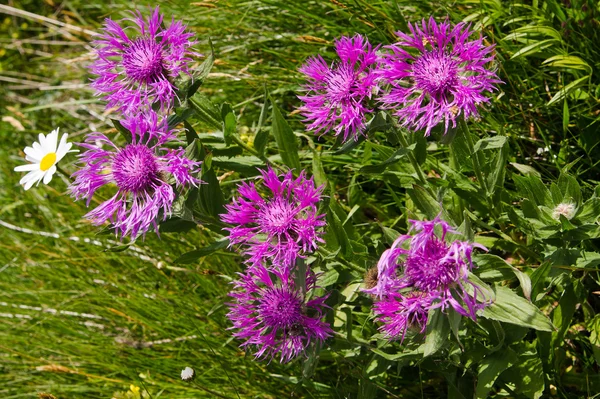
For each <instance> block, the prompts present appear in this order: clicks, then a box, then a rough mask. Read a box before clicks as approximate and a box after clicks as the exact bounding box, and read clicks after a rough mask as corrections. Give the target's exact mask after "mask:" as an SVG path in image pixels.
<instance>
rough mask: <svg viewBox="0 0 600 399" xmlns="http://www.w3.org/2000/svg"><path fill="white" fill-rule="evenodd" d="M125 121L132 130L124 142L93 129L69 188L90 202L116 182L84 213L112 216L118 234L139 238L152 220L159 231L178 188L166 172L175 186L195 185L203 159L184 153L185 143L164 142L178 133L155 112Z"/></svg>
mask: <svg viewBox="0 0 600 399" xmlns="http://www.w3.org/2000/svg"><path fill="white" fill-rule="evenodd" d="M122 125H123V126H124V127H125V128H126V129H128V130H129V131H130V132H131V133H132V141H131V143H130V144H127V145H126V146H125V147H123V148H119V147H117V145H115V144H114V143H113V142H112V141H111V140H110V139H109V138H108V137H106V136H105V135H104V134H101V133H92V134H89V135H88V136H87V138H86V140H85V143H81V144H79V145H80V146H81V147H83V148H85V149H86V151H85V152H84V153H83V154H81V155H80V156H79V158H80V161H81V169H80V170H78V171H77V172H75V173H74V174H73V177H74V178H75V181H74V182H73V184H72V185H71V186H70V191H71V194H72V195H73V197H75V199H76V200H79V199H82V198H86V199H87V202H86V205H87V206H89V204H90V202H91V200H92V196H93V195H94V193H95V192H96V190H98V189H99V188H100V187H102V186H104V185H106V184H109V183H113V184H115V185H116V186H117V193H116V194H115V195H114V196H113V197H112V198H110V199H109V200H107V201H104V202H103V203H102V204H100V206H98V207H97V208H96V209H94V210H92V211H91V212H89V213H88V214H87V215H86V217H87V218H88V219H90V220H91V221H92V222H93V223H94V224H95V225H100V224H103V223H104V222H106V221H107V220H110V221H111V222H112V223H113V225H114V228H115V231H116V232H117V234H119V235H121V236H127V235H129V236H131V237H133V238H135V237H137V236H138V235H139V234H145V233H146V232H147V231H148V229H149V228H150V227H151V226H154V229H155V231H157V232H158V226H157V221H158V220H159V219H160V218H162V219H163V220H165V219H166V218H167V217H168V216H169V215H170V214H171V207H172V205H173V201H174V200H175V192H174V190H173V187H171V184H170V183H169V181H168V178H169V177H172V178H173V180H174V182H175V183H176V185H177V186H189V185H193V186H196V185H197V184H198V183H200V181H199V180H198V179H197V178H196V177H194V176H193V174H194V173H195V172H197V169H198V166H199V165H200V162H196V161H193V160H190V159H188V158H186V156H185V151H184V149H183V148H181V147H180V148H178V149H167V148H164V147H163V146H164V145H165V144H167V143H170V142H172V141H173V140H175V135H174V133H173V131H171V130H169V127H168V125H167V123H166V118H165V119H163V120H162V121H160V122H159V120H158V117H157V115H156V114H155V113H154V112H149V113H146V114H140V115H137V116H130V117H129V118H128V119H126V120H124V121H123V122H122Z"/></svg>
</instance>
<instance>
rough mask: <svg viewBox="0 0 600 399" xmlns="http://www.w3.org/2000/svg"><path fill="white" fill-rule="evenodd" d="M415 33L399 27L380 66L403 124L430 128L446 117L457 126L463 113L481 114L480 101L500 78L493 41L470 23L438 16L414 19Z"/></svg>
mask: <svg viewBox="0 0 600 399" xmlns="http://www.w3.org/2000/svg"><path fill="white" fill-rule="evenodd" d="M408 27H409V29H410V32H411V34H410V35H407V34H405V33H402V32H397V33H396V35H397V36H398V37H399V39H400V40H399V41H398V42H397V43H395V44H392V45H390V46H386V48H387V49H388V50H389V52H388V53H386V54H383V55H382V56H381V65H380V70H379V72H378V74H379V76H380V78H381V80H382V82H383V83H389V84H390V86H391V88H390V90H389V91H387V92H386V93H385V94H383V95H382V96H381V97H380V101H381V103H382V104H383V106H384V107H385V108H388V109H391V110H393V112H394V115H396V116H397V117H398V118H399V119H400V123H401V125H402V126H405V127H407V128H409V129H412V130H420V129H425V135H426V136H429V133H430V132H431V129H432V128H433V127H434V126H436V125H438V124H439V123H440V122H442V121H443V122H444V133H446V132H447V131H448V127H449V124H450V122H452V126H453V127H456V119H457V118H458V117H459V116H460V117H462V118H464V119H465V120H467V119H468V118H469V117H471V116H475V117H476V116H478V115H479V114H478V112H477V106H478V105H479V104H481V103H487V102H489V98H488V97H487V96H486V92H492V91H493V90H495V89H496V88H495V86H494V84H495V83H501V81H500V80H499V79H498V76H496V71H495V70H492V69H488V68H489V67H490V64H491V63H492V61H493V60H494V53H493V50H494V45H489V46H488V45H485V44H484V43H483V38H482V37H481V35H479V37H478V38H476V39H474V40H469V38H470V37H471V36H472V35H473V33H474V32H473V31H471V30H470V29H471V28H470V26H469V25H465V24H464V23H458V24H456V25H454V26H452V25H451V24H450V22H448V21H445V22H442V23H440V24H437V23H436V22H435V20H434V19H433V18H430V19H429V21H426V20H423V21H422V22H421V25H420V26H419V25H418V24H414V25H412V24H409V25H408Z"/></svg>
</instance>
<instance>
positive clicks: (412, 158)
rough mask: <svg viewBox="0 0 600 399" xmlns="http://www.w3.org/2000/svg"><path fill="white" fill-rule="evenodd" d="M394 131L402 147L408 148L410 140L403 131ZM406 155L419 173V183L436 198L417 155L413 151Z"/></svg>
mask: <svg viewBox="0 0 600 399" xmlns="http://www.w3.org/2000/svg"><path fill="white" fill-rule="evenodd" d="M394 131H395V132H396V137H397V138H398V140H399V141H400V144H401V145H402V147H404V148H408V140H406V136H405V135H404V133H403V132H402V130H400V131H398V129H396V127H395V126H394ZM406 155H407V157H408V160H409V161H410V164H411V165H412V167H413V169H414V170H415V172H416V173H417V178H418V179H419V182H420V183H421V185H422V186H423V188H424V189H426V190H427V191H428V192H429V194H431V195H432V196H433V198H435V197H436V196H435V194H434V193H433V190H431V188H430V187H429V184H428V183H427V178H426V177H425V174H423V170H422V169H421V166H420V165H419V162H417V158H415V155H414V154H413V153H412V151H411V152H409V153H408V154H406Z"/></svg>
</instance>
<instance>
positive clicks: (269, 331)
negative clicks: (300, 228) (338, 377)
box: [227, 266, 332, 363]
mask: <svg viewBox="0 0 600 399" xmlns="http://www.w3.org/2000/svg"><path fill="white" fill-rule="evenodd" d="M289 276H290V274H289V273H278V272H273V271H269V270H267V269H266V268H265V267H263V266H258V267H256V268H254V269H253V270H252V272H249V273H247V274H240V279H238V280H236V281H235V282H234V286H235V289H234V291H232V292H231V293H230V294H229V295H230V296H231V297H232V298H233V299H234V302H233V303H229V304H228V306H229V309H230V310H229V313H228V314H227V317H228V318H229V319H230V320H231V322H232V323H233V327H230V329H234V330H237V331H236V332H235V333H234V334H233V336H234V337H236V338H238V339H241V340H245V342H243V343H242V344H241V345H240V346H241V347H243V348H244V347H248V346H249V347H255V348H256V353H255V357H256V358H274V357H275V356H277V355H279V358H280V362H282V363H286V362H288V361H290V360H292V359H293V358H295V357H297V356H299V355H300V354H305V352H306V350H307V348H308V346H309V345H310V344H311V342H315V343H319V344H320V343H323V342H324V341H325V340H326V339H327V338H328V337H330V336H331V335H332V330H331V328H330V326H329V325H328V324H327V323H325V322H323V321H321V319H322V317H323V308H324V307H326V305H325V304H324V301H325V299H326V297H317V298H314V299H310V300H307V295H308V294H311V293H312V292H313V291H314V289H315V280H316V279H315V276H314V274H311V273H307V277H306V286H305V287H304V289H301V287H295V286H294V281H293V279H292V278H291V277H289ZM303 292H306V293H307V295H305V294H303Z"/></svg>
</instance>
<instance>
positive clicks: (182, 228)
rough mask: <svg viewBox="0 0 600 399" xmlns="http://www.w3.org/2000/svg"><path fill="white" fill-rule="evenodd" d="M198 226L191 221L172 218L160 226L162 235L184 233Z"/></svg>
mask: <svg viewBox="0 0 600 399" xmlns="http://www.w3.org/2000/svg"><path fill="white" fill-rule="evenodd" d="M196 226H198V225H197V224H196V223H194V222H192V221H190V220H184V219H181V218H178V217H171V218H169V219H167V220H165V221H164V222H161V223H160V224H159V225H158V229H159V231H160V232H161V233H183V232H187V231H190V230H191V229H193V228H195V227H196Z"/></svg>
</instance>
